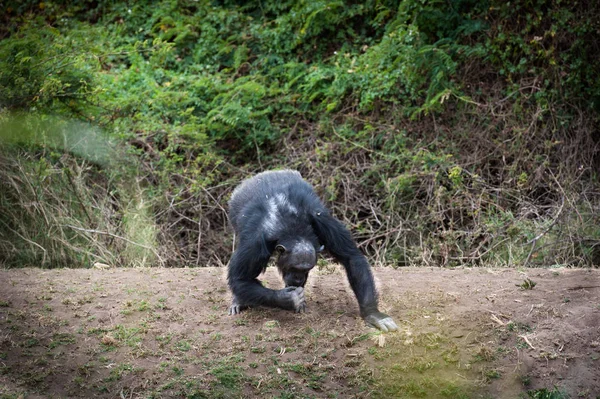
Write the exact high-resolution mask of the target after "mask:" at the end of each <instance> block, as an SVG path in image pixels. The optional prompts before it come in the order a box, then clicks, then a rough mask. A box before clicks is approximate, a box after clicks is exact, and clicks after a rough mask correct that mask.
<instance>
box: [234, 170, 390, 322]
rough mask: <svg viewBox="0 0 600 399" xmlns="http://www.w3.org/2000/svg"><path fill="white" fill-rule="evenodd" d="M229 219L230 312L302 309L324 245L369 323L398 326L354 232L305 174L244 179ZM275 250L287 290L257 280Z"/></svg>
mask: <svg viewBox="0 0 600 399" xmlns="http://www.w3.org/2000/svg"><path fill="white" fill-rule="evenodd" d="M229 218H230V221H231V224H232V226H233V228H234V230H235V232H236V235H237V248H236V250H235V252H234V253H233V256H232V258H231V261H230V262H229V270H228V281H229V287H230V288H231V291H232V293H233V304H232V306H231V309H230V313H231V314H236V313H239V312H240V311H241V310H242V309H244V308H246V307H250V306H259V305H263V306H271V307H280V308H283V309H289V310H295V311H297V312H301V311H303V310H304V309H305V306H306V304H305V301H304V290H303V287H304V284H305V283H306V278H307V276H308V273H309V272H310V270H311V269H312V268H313V267H314V265H315V264H316V256H317V253H318V252H319V251H320V250H321V248H322V246H324V247H325V249H326V250H328V251H329V252H330V253H331V255H333V256H334V257H335V258H336V259H337V260H338V261H339V262H340V263H342V264H343V265H344V268H345V269H346V274H347V276H348V280H349V281H350V286H351V287H352V290H353V291H354V294H355V295H356V298H357V300H358V304H359V307H360V314H361V316H362V317H363V318H364V319H365V321H366V322H367V323H368V324H370V325H373V326H375V327H378V328H380V329H382V330H384V331H388V330H395V329H396V328H397V327H396V325H395V323H394V322H393V320H392V319H391V318H390V317H389V316H387V315H386V314H384V313H381V312H379V310H378V308H377V292H376V289H375V284H374V281H373V275H372V273H371V269H370V266H369V264H368V262H367V260H366V258H365V257H364V255H363V254H362V253H361V252H360V250H359V249H358V248H357V247H356V244H355V243H354V240H353V239H352V237H351V235H350V232H349V231H348V230H347V229H346V227H345V226H344V225H343V224H342V223H341V222H340V221H338V220H337V219H335V218H334V217H333V216H331V215H330V213H329V211H328V210H327V209H326V208H325V206H324V205H323V203H322V202H321V200H320V199H319V198H318V197H317V195H316V194H315V192H314V190H313V189H312V187H311V186H310V185H309V184H308V183H307V182H306V181H304V180H303V179H302V177H301V176H300V173H298V172H296V171H292V170H283V171H272V172H263V173H260V174H258V175H256V176H254V177H252V178H250V179H247V180H245V181H244V182H242V184H240V186H238V187H237V188H236V189H235V190H234V192H233V195H232V197H231V200H230V201H229ZM275 251H277V252H279V259H278V262H277V265H278V267H279V270H280V271H281V273H282V275H283V279H284V282H285V284H286V288H284V289H282V290H271V289H268V288H265V287H263V286H262V284H261V283H260V282H259V281H258V280H257V277H258V276H259V275H260V273H261V272H263V271H264V269H265V268H266V266H267V263H268V261H269V259H270V257H271V255H272V254H273V253H274V252H275Z"/></svg>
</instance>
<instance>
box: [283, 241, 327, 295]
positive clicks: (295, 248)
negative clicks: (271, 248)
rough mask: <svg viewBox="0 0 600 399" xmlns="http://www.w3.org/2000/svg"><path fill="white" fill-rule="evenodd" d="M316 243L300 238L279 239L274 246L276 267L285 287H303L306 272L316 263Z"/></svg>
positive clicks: (306, 275) (318, 249)
mask: <svg viewBox="0 0 600 399" xmlns="http://www.w3.org/2000/svg"><path fill="white" fill-rule="evenodd" d="M316 245H317V243H316V242H315V243H313V242H312V241H311V240H307V239H302V238H293V239H289V240H285V241H280V242H279V243H278V244H277V247H276V248H275V249H276V251H277V252H278V254H279V257H278V259H277V267H278V268H279V271H280V272H281V274H282V276H283V282H284V283H285V286H286V287H304V285H305V284H306V279H307V278H308V273H309V272H310V271H311V269H312V268H313V267H315V264H316V263H317V252H319V251H320V250H322V248H318V247H316Z"/></svg>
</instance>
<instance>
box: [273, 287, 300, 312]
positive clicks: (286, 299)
mask: <svg viewBox="0 0 600 399" xmlns="http://www.w3.org/2000/svg"><path fill="white" fill-rule="evenodd" d="M277 303H278V305H279V307H280V308H282V309H287V310H293V311H295V312H296V313H301V312H304V311H306V301H305V300H304V288H302V287H285V288H284V289H282V290H279V291H277Z"/></svg>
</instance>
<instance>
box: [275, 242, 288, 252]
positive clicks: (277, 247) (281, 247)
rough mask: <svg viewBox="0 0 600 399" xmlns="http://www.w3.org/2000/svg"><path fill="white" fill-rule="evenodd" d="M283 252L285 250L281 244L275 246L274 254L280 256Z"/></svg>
mask: <svg viewBox="0 0 600 399" xmlns="http://www.w3.org/2000/svg"><path fill="white" fill-rule="evenodd" d="M285 251H287V249H286V248H285V247H284V246H283V245H281V244H277V246H276V247H275V252H277V253H279V254H282V253H284V252H285Z"/></svg>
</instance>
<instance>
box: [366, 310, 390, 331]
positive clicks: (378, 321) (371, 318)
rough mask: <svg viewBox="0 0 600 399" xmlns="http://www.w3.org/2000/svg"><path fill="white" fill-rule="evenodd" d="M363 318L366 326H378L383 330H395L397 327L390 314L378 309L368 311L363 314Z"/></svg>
mask: <svg viewBox="0 0 600 399" xmlns="http://www.w3.org/2000/svg"><path fill="white" fill-rule="evenodd" d="M363 319H364V320H365V323H367V325H368V326H370V327H375V328H378V329H380V330H381V331H383V332H388V331H396V330H397V329H398V326H397V325H396V323H395V322H394V320H393V319H392V318H391V317H390V316H388V315H386V314H385V313H381V312H379V311H373V312H370V313H369V314H367V315H365V316H363Z"/></svg>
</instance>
